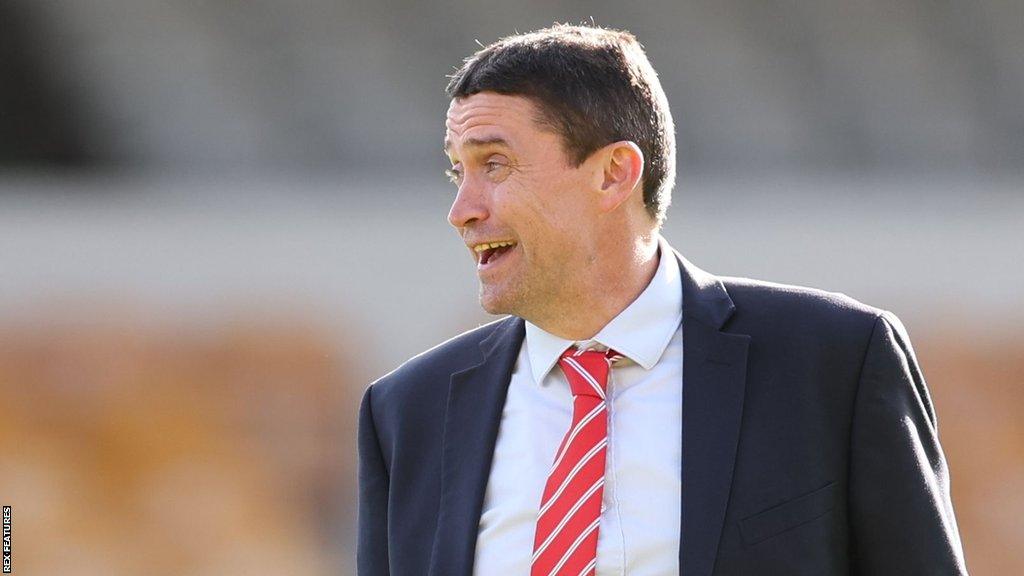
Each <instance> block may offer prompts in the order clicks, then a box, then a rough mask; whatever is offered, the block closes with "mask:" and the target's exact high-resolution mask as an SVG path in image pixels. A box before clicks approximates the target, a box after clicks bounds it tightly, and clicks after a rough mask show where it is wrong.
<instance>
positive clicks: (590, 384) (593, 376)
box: [558, 347, 622, 400]
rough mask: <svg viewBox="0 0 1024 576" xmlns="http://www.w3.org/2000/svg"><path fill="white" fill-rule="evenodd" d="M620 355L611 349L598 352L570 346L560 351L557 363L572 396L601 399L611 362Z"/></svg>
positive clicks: (605, 387) (606, 386) (606, 383)
mask: <svg viewBox="0 0 1024 576" xmlns="http://www.w3.org/2000/svg"><path fill="white" fill-rule="evenodd" d="M621 357H622V356H621V355H620V354H619V353H617V352H615V351H614V350H611V349H609V350H608V351H607V352H600V351H597V350H576V349H575V348H572V347H570V348H569V349H567V350H566V351H565V352H563V353H562V357H561V358H559V359H558V365H559V366H560V367H561V368H562V371H563V372H565V377H566V379H567V380H568V381H569V388H571V389H572V395H573V396H593V397H595V398H600V399H602V400H603V399H604V395H605V390H606V389H607V388H608V373H609V372H610V371H611V367H612V363H613V362H615V361H616V360H618V359H619V358H621Z"/></svg>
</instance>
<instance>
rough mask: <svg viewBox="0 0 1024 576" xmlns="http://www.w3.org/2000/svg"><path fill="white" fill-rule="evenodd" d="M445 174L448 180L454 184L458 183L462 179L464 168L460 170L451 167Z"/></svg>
mask: <svg viewBox="0 0 1024 576" xmlns="http://www.w3.org/2000/svg"><path fill="white" fill-rule="evenodd" d="M444 174H445V176H447V177H448V180H449V181H451V183H452V184H458V183H459V182H461V181H462V170H460V169H459V168H455V167H452V168H449V169H447V170H445V171H444Z"/></svg>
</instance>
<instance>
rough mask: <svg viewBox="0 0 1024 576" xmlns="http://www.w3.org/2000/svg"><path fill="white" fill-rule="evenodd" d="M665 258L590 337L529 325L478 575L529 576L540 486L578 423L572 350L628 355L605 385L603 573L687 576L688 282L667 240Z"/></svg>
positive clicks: (490, 488)
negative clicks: (569, 368)
mask: <svg viewBox="0 0 1024 576" xmlns="http://www.w3.org/2000/svg"><path fill="white" fill-rule="evenodd" d="M659 253H660V259H659V262H658V269H657V271H656V272H655V274H654V278H652V280H651V282H650V284H648V286H647V288H645V289H644V291H643V292H642V293H641V294H640V296H638V297H637V299H636V300H634V301H633V302H632V303H631V304H630V305H629V306H628V307H627V308H626V309H625V310H623V311H622V312H621V313H620V314H619V315H618V316H616V317H615V318H614V319H612V321H611V322H609V323H608V324H607V325H606V326H605V327H604V328H602V329H601V331H600V332H598V334H597V335H596V336H594V338H593V339H592V340H588V341H585V342H573V341H570V340H564V339H562V338H559V337H557V336H554V335H552V334H550V333H548V332H545V331H544V330H542V329H541V328H539V327H537V326H535V325H533V324H531V323H529V322H527V323H526V338H525V339H524V341H523V345H522V347H521V349H520V351H519V356H518V359H517V360H516V365H515V368H514V370H513V372H512V380H511V382H510V383H509V388H508V396H507V398H506V401H505V407H504V410H503V411H502V415H501V426H500V428H499V430H498V440H497V444H496V446H495V450H494V463H493V465H492V466H491V472H490V477H489V480H488V482H487V491H486V493H485V495H484V505H483V513H482V514H481V517H480V528H479V536H478V539H477V546H476V560H475V564H474V566H475V573H476V574H478V575H482V576H494V575H506V574H508V575H528V574H529V573H530V560H531V557H532V555H533V539H534V531H535V528H536V522H537V512H538V509H539V508H540V502H541V496H542V494H543V492H544V484H545V483H546V482H547V475H548V472H549V470H550V468H551V463H552V461H553V460H554V457H555V451H556V450H557V449H558V445H559V443H560V442H561V441H562V437H563V436H564V435H565V433H566V430H568V428H569V424H570V422H571V421H572V393H571V392H570V390H569V383H568V381H567V380H566V379H565V375H564V374H563V373H562V370H561V368H558V367H557V366H556V364H557V361H558V357H559V356H560V355H561V354H562V352H563V351H564V350H565V349H566V348H568V347H569V346H572V345H574V344H576V345H579V346H580V347H581V348H599V349H601V348H604V347H608V348H612V349H614V350H616V351H617V352H619V353H621V354H623V355H624V356H625V357H626V358H625V359H623V360H620V361H619V362H617V363H616V364H615V366H614V368H612V372H611V376H610V377H609V382H608V394H607V398H608V448H607V451H608V452H607V456H606V466H605V485H604V497H603V502H602V512H601V522H600V525H599V529H598V542H597V574H598V575H599V576H610V575H612V574H616V575H620V574H629V575H630V576H653V575H668V574H678V573H679V519H680V479H681V470H682V442H681V437H682V414H683V412H682V394H683V390H682V378H683V341H682V339H683V336H682V325H681V321H682V283H681V280H680V272H679V264H678V262H677V261H676V259H675V257H674V255H673V252H672V250H671V248H670V247H669V246H668V243H667V242H665V240H664V239H660V238H659Z"/></svg>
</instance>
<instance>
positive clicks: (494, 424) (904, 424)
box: [357, 253, 966, 576]
mask: <svg viewBox="0 0 1024 576" xmlns="http://www.w3.org/2000/svg"><path fill="white" fill-rule="evenodd" d="M675 256H676V257H677V258H678V259H679V262H680V266H681V271H682V281H683V282H682V283H683V322H682V328H683V355H684V356H683V370H684V373H683V382H685V386H684V387H683V406H682V408H683V423H682V424H683V426H682V447H683V457H682V470H681V478H682V482H681V485H680V490H681V497H682V513H681V518H680V526H681V532H680V534H681V537H680V546H679V565H680V568H681V572H682V574H683V575H684V576H711V575H718V576H725V575H743V576H748V575H761V574H764V575H772V574H779V575H786V576H796V575H801V574H807V575H814V576H821V575H831V574H870V575H886V574H893V575H897V574H898V575H901V576H910V575H917V574H921V575H930V576H934V575H945V574H966V569H965V568H964V562H963V557H962V551H961V547H960V538H959V534H958V533H957V528H956V521H955V519H954V516H953V510H952V506H951V504H950V499H949V478H948V473H947V468H946V463H945V459H944V457H943V454H942V451H941V448H940V446H939V441H938V436H937V431H936V422H935V411H934V408H933V407H932V402H931V399H930V398H929V395H928V391H927V389H926V387H925V381H924V377H923V376H922V374H921V371H920V369H919V368H918V364H917V360H916V359H915V357H914V352H913V349H912V348H911V346H910V341H909V339H908V337H907V334H906V331H905V330H904V328H903V326H902V324H901V323H900V322H899V320H898V319H897V318H896V317H895V316H893V315H892V314H890V313H888V312H884V311H881V310H878V309H875V308H871V307H868V306H865V305H863V304H861V303H859V302H856V301H855V300H852V299H850V298H848V297H846V296H843V295H841V294H833V293H826V292H821V291H817V290H811V289H807V288H798V287H793V286H784V285H779V284H769V283H765V282H757V281H753V280H746V279H736V278H719V277H716V276H713V275H711V274H708V273H706V272H704V271H703V270H700V269H699V268H697V267H695V266H693V265H692V264H690V263H689V262H688V261H686V260H685V259H683V258H682V257H681V256H679V254H678V253H677V254H675ZM524 334H525V330H524V323H523V320H522V319H519V318H516V317H507V318H504V319H502V320H498V321H496V322H493V323H490V324H487V325H485V326H481V327H480V328H477V329H475V330H472V331H470V332H467V333H465V334H462V335H460V336H458V337H456V338H453V339H452V340H449V341H448V342H445V343H444V344H441V345H440V346H438V347H436V348H434V349H432V350H430V351H428V352H425V353H423V354H421V355H419V356H417V357H415V358H413V359H411V360H409V361H408V362H406V363H405V364H403V365H402V366H401V367H399V368H398V369H397V370H395V371H394V372H391V373H390V374H388V375H386V376H384V377H383V378H381V379H380V380H378V381H376V382H375V383H373V384H372V385H371V386H370V387H369V389H367V391H366V393H365V396H364V397H363V401H362V405H361V407H360V412H359V521H358V525H359V527H358V532H359V534H358V552H357V563H358V570H359V574H360V576H379V575H385V574H392V575H395V576H424V575H430V576H470V575H471V574H472V573H473V559H474V552H475V546H476V538H477V529H478V526H479V522H480V514H481V509H482V506H483V499H484V491H485V489H486V485H487V479H488V475H489V473H490V469H491V460H492V457H493V453H494V446H495V441H496V438H497V435H498V427H499V424H500V420H501V413H502V407H503V405H504V402H505V396H506V391H507V389H508V384H509V380H510V376H511V372H512V368H513V365H514V363H515V360H516V357H517V355H518V352H519V349H520V345H521V343H522V340H523V337H524ZM501 576H504V575H501Z"/></svg>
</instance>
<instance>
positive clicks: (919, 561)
mask: <svg viewBox="0 0 1024 576" xmlns="http://www.w3.org/2000/svg"><path fill="white" fill-rule="evenodd" d="M850 442H851V447H850V448H851V452H850V458H851V460H850V470H849V474H850V477H849V513H850V525H851V533H852V539H851V543H850V544H851V552H852V562H853V564H852V566H851V569H852V570H851V572H852V573H853V574H864V575H868V574H870V575H872V576H881V575H887V574H894V575H895V574H899V575H901V576H912V575H917V574H921V575H926V574H927V575H929V576H932V575H935V576H938V575H946V574H957V575H959V574H967V568H966V566H965V564H964V559H963V551H962V548H961V544H960V535H959V533H958V531H957V526H956V518H955V517H954V515H953V506H952V503H951V501H950V497H949V472H948V470H947V467H946V459H945V457H944V456H943V454H942V447H941V446H940V445H939V437H938V429H937V427H936V419H935V410H934V408H933V407H932V402H931V398H930V397H929V395H928V389H927V387H926V386H925V381H924V376H923V375H922V374H921V370H920V368H919V366H918V364H917V359H916V358H915V356H914V351H913V348H912V347H911V345H910V339H909V337H908V336H907V333H906V329H905V328H904V327H903V324H902V323H901V322H900V321H899V319H898V318H896V316H895V315H893V314H891V313H888V312H885V313H883V314H881V315H880V316H879V317H878V318H876V320H875V326H874V329H873V332H872V335H871V338H870V342H869V343H868V348H867V351H866V353H865V357H864V364H863V366H862V368H861V375H860V382H859V388H858V390H857V396H856V400H855V407H854V413H853V423H852V430H851V440H850Z"/></svg>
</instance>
